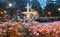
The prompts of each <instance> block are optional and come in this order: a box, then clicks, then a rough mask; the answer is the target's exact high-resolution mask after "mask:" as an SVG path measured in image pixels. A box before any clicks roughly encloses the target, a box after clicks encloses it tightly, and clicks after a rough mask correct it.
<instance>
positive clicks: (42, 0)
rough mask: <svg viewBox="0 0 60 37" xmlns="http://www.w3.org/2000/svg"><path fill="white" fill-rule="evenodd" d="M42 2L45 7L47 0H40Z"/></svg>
mask: <svg viewBox="0 0 60 37" xmlns="http://www.w3.org/2000/svg"><path fill="white" fill-rule="evenodd" d="M38 1H39V2H40V4H41V7H42V8H44V7H45V5H46V0H38Z"/></svg>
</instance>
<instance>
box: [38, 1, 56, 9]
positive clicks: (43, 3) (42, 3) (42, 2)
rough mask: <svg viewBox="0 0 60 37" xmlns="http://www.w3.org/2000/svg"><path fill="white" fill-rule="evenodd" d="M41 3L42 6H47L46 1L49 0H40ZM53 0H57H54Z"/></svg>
mask: <svg viewBox="0 0 60 37" xmlns="http://www.w3.org/2000/svg"><path fill="white" fill-rule="evenodd" d="M38 1H39V2H40V4H41V7H42V8H44V7H45V6H46V1H47V0H38ZM53 1H56V0H53Z"/></svg>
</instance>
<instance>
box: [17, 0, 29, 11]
mask: <svg viewBox="0 0 60 37" xmlns="http://www.w3.org/2000/svg"><path fill="white" fill-rule="evenodd" d="M27 2H29V0H17V1H16V8H17V9H20V10H21V11H26V8H25V7H26V5H27Z"/></svg>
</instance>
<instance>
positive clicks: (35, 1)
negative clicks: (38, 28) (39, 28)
mask: <svg viewBox="0 0 60 37" xmlns="http://www.w3.org/2000/svg"><path fill="white" fill-rule="evenodd" d="M32 9H34V10H36V11H38V13H39V15H41V14H42V8H41V6H40V3H39V1H38V0H32Z"/></svg>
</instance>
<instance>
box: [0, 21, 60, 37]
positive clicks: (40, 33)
mask: <svg viewBox="0 0 60 37" xmlns="http://www.w3.org/2000/svg"><path fill="white" fill-rule="evenodd" d="M1 32H3V33H4V34H6V35H3V36H7V35H8V34H9V35H8V36H11V35H15V36H21V34H22V35H24V36H27V37H29V36H30V37H33V36H34V37H55V36H57V37H60V21H57V22H53V23H51V24H49V25H41V24H40V23H38V22H36V21H32V22H30V23H26V22H15V21H14V22H4V23H3V22H2V23H0V33H1ZM3 33H2V34H3ZM2 34H0V35H2Z"/></svg>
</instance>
